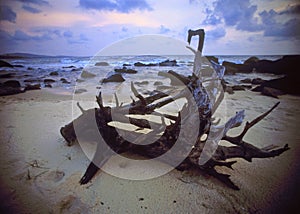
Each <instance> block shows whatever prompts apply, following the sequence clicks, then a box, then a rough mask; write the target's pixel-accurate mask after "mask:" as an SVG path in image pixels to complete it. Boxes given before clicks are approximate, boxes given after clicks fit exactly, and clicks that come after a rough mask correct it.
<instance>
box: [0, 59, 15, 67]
mask: <svg viewBox="0 0 300 214" xmlns="http://www.w3.org/2000/svg"><path fill="white" fill-rule="evenodd" d="M0 67H8V68H13V67H14V66H13V65H11V64H10V63H8V62H6V61H3V60H0Z"/></svg>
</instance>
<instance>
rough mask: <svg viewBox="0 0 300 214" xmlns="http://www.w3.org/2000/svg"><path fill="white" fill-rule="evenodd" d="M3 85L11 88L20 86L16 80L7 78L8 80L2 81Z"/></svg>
mask: <svg viewBox="0 0 300 214" xmlns="http://www.w3.org/2000/svg"><path fill="white" fill-rule="evenodd" d="M3 86H5V87H11V88H20V87H21V84H20V82H19V81H17V80H8V81H6V82H4V83H3Z"/></svg>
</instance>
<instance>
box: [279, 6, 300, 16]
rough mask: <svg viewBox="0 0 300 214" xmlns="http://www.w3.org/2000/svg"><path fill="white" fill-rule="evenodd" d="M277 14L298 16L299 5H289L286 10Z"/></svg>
mask: <svg viewBox="0 0 300 214" xmlns="http://www.w3.org/2000/svg"><path fill="white" fill-rule="evenodd" d="M279 14H280V15H282V14H300V4H296V5H289V6H288V7H287V8H286V9H284V10H282V11H280V12H279Z"/></svg>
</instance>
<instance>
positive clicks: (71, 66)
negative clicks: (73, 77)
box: [62, 65, 76, 68]
mask: <svg viewBox="0 0 300 214" xmlns="http://www.w3.org/2000/svg"><path fill="white" fill-rule="evenodd" d="M62 68H76V67H75V66H74V65H70V66H63V67H62Z"/></svg>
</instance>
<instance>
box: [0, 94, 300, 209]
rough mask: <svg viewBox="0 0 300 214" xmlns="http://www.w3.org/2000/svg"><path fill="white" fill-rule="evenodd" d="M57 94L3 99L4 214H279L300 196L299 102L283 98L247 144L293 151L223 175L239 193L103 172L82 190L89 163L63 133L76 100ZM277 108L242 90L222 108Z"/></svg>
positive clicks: (204, 182)
mask: <svg viewBox="0 0 300 214" xmlns="http://www.w3.org/2000/svg"><path fill="white" fill-rule="evenodd" d="M55 92H56V91H55V89H52V90H51V89H50V90H46V89H42V90H40V91H29V92H26V93H24V94H18V95H13V96H6V97H0V106H1V108H0V118H1V126H0V142H1V143H0V152H1V155H0V158H1V159H0V160H1V166H0V167H1V169H0V171H1V172H0V181H1V182H0V189H1V196H0V200H1V209H2V210H1V211H4V210H8V211H11V212H15V213H271V212H276V213H281V212H283V211H287V210H288V209H291V208H292V206H293V203H294V202H295V201H297V200H296V199H297V196H298V197H299V196H300V195H299V190H298V189H299V188H298V187H299V184H300V161H299V160H300V158H299V157H300V144H299V142H300V133H299V131H298V130H297V128H298V127H299V125H300V123H299V119H300V109H299V106H300V97H296V96H290V95H284V96H281V97H280V99H279V101H280V102H281V104H280V105H279V106H278V108H276V109H275V110H274V111H273V112H272V113H271V114H270V115H269V116H267V117H266V118H265V119H264V120H263V121H261V122H260V123H259V124H257V125H256V126H254V127H253V128H252V129H251V130H250V131H249V133H248V134H247V135H246V140H247V141H248V142H251V143H253V144H254V145H257V146H259V147H265V146H267V145H270V144H274V145H278V146H283V145H284V144H286V143H288V144H289V146H290V147H291V149H290V150H288V151H286V152H285V153H283V154H282V155H281V156H279V157H276V158H270V159H254V160H253V162H252V163H248V162H246V161H244V160H238V163H236V164H234V166H233V168H234V170H233V171H232V170H228V169H223V168H218V170H219V171H222V172H224V173H229V174H231V179H232V180H233V182H234V183H235V184H236V185H238V186H239V187H240V189H241V190H239V191H235V190H232V189H229V188H228V187H226V186H225V185H224V184H222V183H221V182H219V181H218V180H216V179H214V178H212V177H209V176H206V175H202V174H200V173H199V172H179V171H177V170H173V171H171V172H170V173H168V174H166V175H163V176H161V177H159V178H155V179H151V180H146V181H131V180H124V179H119V178H116V177H113V176H111V175H108V174H107V173H104V172H98V173H97V174H96V176H95V177H94V178H93V179H92V182H91V183H89V184H87V185H83V186H81V185H80V184H79V180H80V178H81V176H82V175H83V173H84V171H85V169H86V167H87V166H88V164H89V160H88V158H87V157H86V156H85V155H84V153H83V152H82V150H81V148H80V146H79V145H78V144H77V145H73V146H72V147H68V146H67V144H66V142H65V141H64V139H63V137H62V136H61V135H60V133H59V129H60V128H61V127H62V126H64V125H66V124H67V123H69V122H70V121H71V120H72V109H71V108H72V96H71V95H62V94H58V93H55ZM277 101H278V100H277V99H274V98H270V97H266V96H261V95H259V94H256V93H254V92H248V91H244V92H236V93H235V94H234V95H228V94H226V99H225V100H224V101H223V102H224V104H225V105H224V106H226V108H225V112H226V115H227V116H231V115H233V114H234V113H235V112H236V111H239V110H242V109H245V110H246V118H245V121H246V120H252V119H254V118H255V117H256V116H257V115H259V114H261V113H264V112H265V111H267V110H268V109H269V108H270V107H272V106H273V105H274V104H275V103H276V102H277ZM221 110H224V108H223V109H221ZM239 130H241V127H240V128H237V131H234V132H238V131H239ZM119 167H123V168H124V167H125V168H126V166H119Z"/></svg>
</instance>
